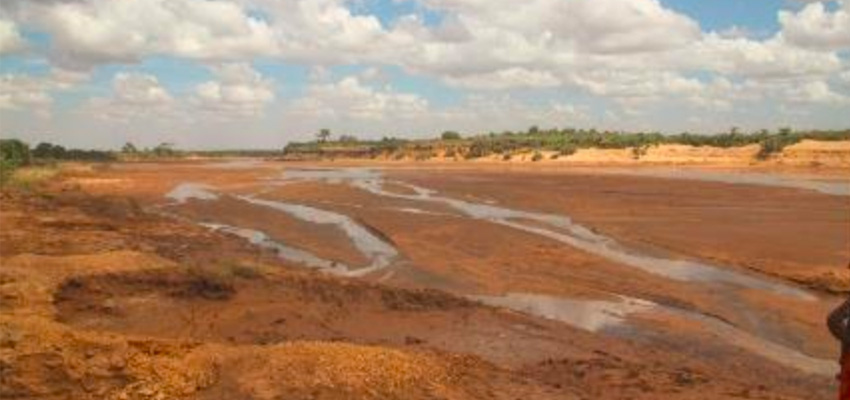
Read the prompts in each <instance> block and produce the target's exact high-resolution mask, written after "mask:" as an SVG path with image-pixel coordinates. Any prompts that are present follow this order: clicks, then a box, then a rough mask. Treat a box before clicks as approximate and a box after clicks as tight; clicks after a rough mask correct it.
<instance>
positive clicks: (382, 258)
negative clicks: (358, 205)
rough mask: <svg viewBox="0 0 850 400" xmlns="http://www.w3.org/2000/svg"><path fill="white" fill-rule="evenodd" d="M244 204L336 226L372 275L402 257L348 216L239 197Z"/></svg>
mask: <svg viewBox="0 0 850 400" xmlns="http://www.w3.org/2000/svg"><path fill="white" fill-rule="evenodd" d="M236 198H237V199H240V200H242V201H245V202H248V203H251V204H254V205H259V206H263V207H268V208H272V209H275V210H277V211H282V212H284V213H287V214H289V215H291V216H293V217H295V218H298V219H300V220H302V221H306V222H310V223H314V224H323V225H326V224H330V225H335V226H336V227H337V228H338V229H340V230H341V231H343V232H344V233H345V234H346V236H348V238H349V239H350V240H351V242H352V243H353V244H354V247H356V248H357V250H358V251H360V253H361V254H363V255H364V256H366V257H367V258H368V259H370V260H371V261H372V262H371V264H370V265H369V266H367V267H365V268H362V269H360V270H358V271H363V274H368V273H369V272H372V271H377V270H380V269H383V268H386V267H388V266H389V265H390V264H391V263H392V262H393V260H394V259H395V258H396V256H398V252H397V251H396V249H395V248H394V247H393V246H391V245H389V244H388V243H386V242H384V241H383V240H381V239H380V238H379V237H377V236H375V235H374V234H372V232H370V231H369V229H367V228H365V227H363V226H361V225H360V224H358V223H356V222H354V220H353V219H351V218H349V217H348V216H346V215H343V214H338V213H335V212H331V211H326V210H322V209H318V208H314V207H309V206H305V205H301V204H293V203H285V202H281V201H273V200H263V199H258V198H255V197H247V196H236Z"/></svg>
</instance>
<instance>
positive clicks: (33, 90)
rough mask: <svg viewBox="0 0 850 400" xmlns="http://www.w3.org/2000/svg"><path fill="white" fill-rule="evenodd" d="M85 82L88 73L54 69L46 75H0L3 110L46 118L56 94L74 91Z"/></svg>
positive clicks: (0, 106)
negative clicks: (63, 91)
mask: <svg viewBox="0 0 850 400" xmlns="http://www.w3.org/2000/svg"><path fill="white" fill-rule="evenodd" d="M86 79H88V75H86V74H80V73H76V72H72V71H64V70H61V69H53V70H51V71H50V72H49V73H48V74H46V75H28V74H4V75H0V109H3V110H18V111H33V112H35V113H36V114H40V115H47V114H48V113H49V112H50V107H51V106H52V104H53V96H52V93H53V92H56V91H61V90H69V89H72V88H74V87H75V86H76V85H79V84H80V83H82V82H83V81H85V80H86Z"/></svg>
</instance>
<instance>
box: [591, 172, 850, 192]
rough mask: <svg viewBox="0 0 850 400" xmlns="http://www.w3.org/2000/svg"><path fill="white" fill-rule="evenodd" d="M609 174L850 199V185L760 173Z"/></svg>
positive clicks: (840, 182) (837, 181) (842, 182)
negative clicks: (703, 182) (808, 193)
mask: <svg viewBox="0 0 850 400" xmlns="http://www.w3.org/2000/svg"><path fill="white" fill-rule="evenodd" d="M605 172H611V173H615V174H623V175H635V176H649V177H657V178H668V179H689V180H699V181H707V182H722V183H731V184H741V185H759V186H774V187H787V188H794V189H803V190H811V191H815V192H820V193H824V194H829V195H833V196H850V182H847V181H839V180H835V179H832V180H828V179H819V178H818V177H805V176H793V175H778V174H768V173H759V172H722V171H700V170H691V169H675V170H674V169H652V170H641V169H632V170H627V169H609V170H605Z"/></svg>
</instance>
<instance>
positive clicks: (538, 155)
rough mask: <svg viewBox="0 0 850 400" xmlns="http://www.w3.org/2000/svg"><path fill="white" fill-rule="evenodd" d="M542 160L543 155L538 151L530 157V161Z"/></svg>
mask: <svg viewBox="0 0 850 400" xmlns="http://www.w3.org/2000/svg"><path fill="white" fill-rule="evenodd" d="M542 159H543V154H542V153H541V152H539V151H535V152H534V155H533V156H531V161H540V160H542Z"/></svg>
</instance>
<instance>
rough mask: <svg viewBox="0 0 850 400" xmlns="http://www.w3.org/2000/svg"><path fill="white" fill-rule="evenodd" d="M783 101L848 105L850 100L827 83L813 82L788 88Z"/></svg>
mask: <svg viewBox="0 0 850 400" xmlns="http://www.w3.org/2000/svg"><path fill="white" fill-rule="evenodd" d="M783 99H784V100H786V101H790V102H794V103H808V104H812V103H823V104H830V105H841V104H847V103H848V100H850V98H848V97H847V96H844V95H842V94H839V93H837V92H835V91H833V90H832V88H830V87H829V85H828V84H827V83H826V82H823V81H813V82H807V83H805V84H803V85H800V86H793V87H788V88H787V89H786V90H785V93H784V96H783Z"/></svg>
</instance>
